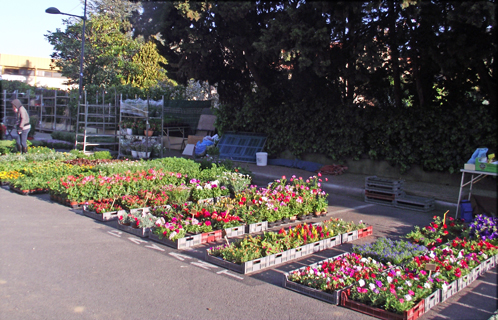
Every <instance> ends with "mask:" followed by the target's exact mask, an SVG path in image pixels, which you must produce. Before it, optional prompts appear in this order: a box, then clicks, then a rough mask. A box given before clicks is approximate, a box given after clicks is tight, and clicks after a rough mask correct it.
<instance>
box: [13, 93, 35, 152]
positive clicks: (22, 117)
mask: <svg viewBox="0 0 498 320" xmlns="http://www.w3.org/2000/svg"><path fill="white" fill-rule="evenodd" d="M12 109H13V110H14V112H15V113H16V115H17V122H16V127H17V151H19V152H21V153H27V152H28V141H27V140H28V133H29V130H31V125H30V124H29V114H28V110H26V108H25V107H24V106H23V105H22V103H21V101H19V99H14V100H12Z"/></svg>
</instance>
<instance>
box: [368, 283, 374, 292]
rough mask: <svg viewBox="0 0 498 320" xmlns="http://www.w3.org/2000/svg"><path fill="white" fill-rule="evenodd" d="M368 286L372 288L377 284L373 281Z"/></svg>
mask: <svg viewBox="0 0 498 320" xmlns="http://www.w3.org/2000/svg"><path fill="white" fill-rule="evenodd" d="M368 286H369V287H370V290H373V289H375V284H373V283H371V282H370V284H369V285H368Z"/></svg>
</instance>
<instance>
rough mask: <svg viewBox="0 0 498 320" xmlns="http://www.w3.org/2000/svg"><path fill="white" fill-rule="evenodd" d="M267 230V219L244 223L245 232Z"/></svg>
mask: <svg viewBox="0 0 498 320" xmlns="http://www.w3.org/2000/svg"><path fill="white" fill-rule="evenodd" d="M265 230H268V221H263V222H256V223H251V224H248V225H246V233H256V232H261V231H265Z"/></svg>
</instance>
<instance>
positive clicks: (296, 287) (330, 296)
mask: <svg viewBox="0 0 498 320" xmlns="http://www.w3.org/2000/svg"><path fill="white" fill-rule="evenodd" d="M346 254H347V253H343V254H340V255H338V256H335V257H333V258H338V257H341V256H343V255H346ZM333 258H327V259H324V260H321V261H318V262H315V263H313V264H310V265H308V266H304V267H301V268H299V269H295V270H292V271H289V272H286V273H284V278H283V283H282V286H283V287H284V288H287V289H290V290H292V291H296V292H299V293H301V294H304V295H307V296H310V297H312V298H316V299H319V300H322V301H325V302H328V303H331V304H335V305H338V304H339V303H340V301H341V300H340V298H341V292H342V291H344V290H346V289H347V288H350V287H351V286H348V287H345V288H343V289H340V290H335V291H333V292H325V291H322V290H318V289H315V288H311V287H308V286H306V285H303V284H300V283H297V282H294V281H291V280H289V275H290V274H291V273H292V272H296V271H302V270H304V269H306V268H308V267H310V268H316V267H318V266H320V265H322V264H323V263H324V262H325V261H329V260H330V259H333Z"/></svg>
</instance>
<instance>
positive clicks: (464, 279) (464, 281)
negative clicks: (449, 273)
mask: <svg viewBox="0 0 498 320" xmlns="http://www.w3.org/2000/svg"><path fill="white" fill-rule="evenodd" d="M474 280H475V279H474V278H473V276H472V270H471V271H470V273H469V274H467V275H465V276H461V277H460V278H458V279H457V283H458V291H460V290H462V289H464V288H465V287H466V286H468V285H469V284H471V283H472V282H473V281H474Z"/></svg>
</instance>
